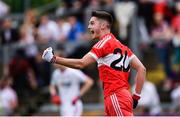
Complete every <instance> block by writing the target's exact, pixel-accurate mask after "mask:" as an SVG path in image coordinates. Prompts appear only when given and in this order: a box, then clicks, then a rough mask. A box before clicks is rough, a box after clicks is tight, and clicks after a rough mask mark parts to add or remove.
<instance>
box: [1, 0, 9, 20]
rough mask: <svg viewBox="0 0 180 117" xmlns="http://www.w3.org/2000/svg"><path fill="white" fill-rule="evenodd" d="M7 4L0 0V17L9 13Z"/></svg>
mask: <svg viewBox="0 0 180 117" xmlns="http://www.w3.org/2000/svg"><path fill="white" fill-rule="evenodd" d="M9 10H10V9H9V6H8V5H7V4H6V3H4V2H3V1H2V0H0V18H3V17H4V16H6V15H7V14H8V13H9Z"/></svg>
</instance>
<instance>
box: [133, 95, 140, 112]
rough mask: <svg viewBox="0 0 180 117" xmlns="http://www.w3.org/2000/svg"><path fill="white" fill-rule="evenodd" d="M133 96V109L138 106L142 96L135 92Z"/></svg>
mask: <svg viewBox="0 0 180 117" xmlns="http://www.w3.org/2000/svg"><path fill="white" fill-rule="evenodd" d="M132 98H133V109H135V108H136V107H137V105H138V101H139V99H140V98H141V97H140V96H139V95H137V94H133V96H132Z"/></svg>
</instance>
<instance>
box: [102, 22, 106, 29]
mask: <svg viewBox="0 0 180 117" xmlns="http://www.w3.org/2000/svg"><path fill="white" fill-rule="evenodd" d="M106 26H107V24H106V22H103V21H102V22H101V29H105V28H106Z"/></svg>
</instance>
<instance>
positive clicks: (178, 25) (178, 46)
mask: <svg viewBox="0 0 180 117" xmlns="http://www.w3.org/2000/svg"><path fill="white" fill-rule="evenodd" d="M175 10H176V15H175V16H174V17H173V19H172V29H173V31H174V37H173V39H172V42H173V46H174V59H173V63H175V64H180V2H177V3H176V4H175Z"/></svg>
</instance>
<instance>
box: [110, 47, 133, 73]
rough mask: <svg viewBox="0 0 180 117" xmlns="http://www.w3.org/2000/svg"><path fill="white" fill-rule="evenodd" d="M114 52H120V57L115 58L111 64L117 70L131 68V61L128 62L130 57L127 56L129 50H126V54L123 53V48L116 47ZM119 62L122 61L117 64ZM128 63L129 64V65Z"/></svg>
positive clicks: (124, 70)
mask: <svg viewBox="0 0 180 117" xmlns="http://www.w3.org/2000/svg"><path fill="white" fill-rule="evenodd" d="M113 54H120V57H119V58H118V59H116V60H114V61H113V62H112V63H111V64H110V66H111V67H112V68H113V69H115V70H119V71H123V72H128V71H129V69H130V66H129V63H127V62H128V60H127V59H128V57H127V51H125V53H124V55H123V53H122V50H121V49H120V48H116V49H115V50H114V53H113ZM118 63H122V64H121V65H117V64H118ZM127 64H128V66H127Z"/></svg>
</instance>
